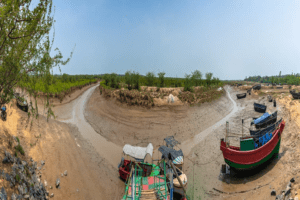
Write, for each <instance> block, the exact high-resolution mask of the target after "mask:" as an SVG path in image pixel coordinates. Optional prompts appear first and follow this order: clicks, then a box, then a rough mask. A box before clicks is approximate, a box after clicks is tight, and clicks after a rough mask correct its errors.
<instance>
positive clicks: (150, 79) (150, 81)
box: [146, 72, 155, 86]
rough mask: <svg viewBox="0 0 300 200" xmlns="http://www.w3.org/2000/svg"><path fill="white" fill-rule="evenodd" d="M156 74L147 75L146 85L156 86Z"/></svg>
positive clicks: (149, 73)
mask: <svg viewBox="0 0 300 200" xmlns="http://www.w3.org/2000/svg"><path fill="white" fill-rule="evenodd" d="M154 79H155V74H154V73H153V72H148V73H147V74H146V85H147V86H152V85H153V84H154Z"/></svg>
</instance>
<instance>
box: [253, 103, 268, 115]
mask: <svg viewBox="0 0 300 200" xmlns="http://www.w3.org/2000/svg"><path fill="white" fill-rule="evenodd" d="M254 110H255V111H256V112H260V113H265V112H266V110H267V106H265V105H263V104H259V103H254Z"/></svg>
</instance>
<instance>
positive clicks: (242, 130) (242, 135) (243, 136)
mask: <svg viewBox="0 0 300 200" xmlns="http://www.w3.org/2000/svg"><path fill="white" fill-rule="evenodd" d="M242 137H244V119H242Z"/></svg>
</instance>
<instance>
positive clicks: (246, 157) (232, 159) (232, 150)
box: [220, 121, 285, 169]
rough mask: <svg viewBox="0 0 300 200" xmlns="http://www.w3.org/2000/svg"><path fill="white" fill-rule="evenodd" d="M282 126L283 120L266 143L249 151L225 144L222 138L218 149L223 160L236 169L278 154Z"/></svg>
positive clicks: (256, 163)
mask: <svg viewBox="0 0 300 200" xmlns="http://www.w3.org/2000/svg"><path fill="white" fill-rule="evenodd" d="M284 126H285V122H284V121H282V122H281V123H280V125H279V127H278V128H277V129H276V130H275V131H274V132H273V134H272V135H273V136H272V138H271V139H270V140H269V141H268V142H267V143H266V144H264V145H263V146H261V147H259V148H257V149H254V150H250V151H240V148H239V147H232V146H226V143H225V142H224V140H223V139H222V140H221V147H220V149H221V151H222V153H223V156H224V160H225V162H226V163H227V164H228V165H229V166H231V167H233V168H236V169H247V168H251V167H254V166H257V165H260V164H262V163H264V162H266V161H267V160H269V159H270V158H271V157H272V156H273V155H274V154H278V152H279V148H280V141H281V134H282V132H283V129H284Z"/></svg>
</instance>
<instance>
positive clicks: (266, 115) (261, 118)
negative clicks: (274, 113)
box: [254, 112, 271, 124]
mask: <svg viewBox="0 0 300 200" xmlns="http://www.w3.org/2000/svg"><path fill="white" fill-rule="evenodd" d="M270 116H271V115H270V114H269V113H267V112H266V113H264V114H263V115H262V116H261V117H259V118H257V119H256V120H254V124H258V123H261V122H264V121H266V120H267V119H268V118H269V117H270Z"/></svg>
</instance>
